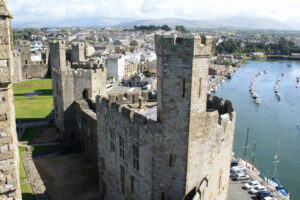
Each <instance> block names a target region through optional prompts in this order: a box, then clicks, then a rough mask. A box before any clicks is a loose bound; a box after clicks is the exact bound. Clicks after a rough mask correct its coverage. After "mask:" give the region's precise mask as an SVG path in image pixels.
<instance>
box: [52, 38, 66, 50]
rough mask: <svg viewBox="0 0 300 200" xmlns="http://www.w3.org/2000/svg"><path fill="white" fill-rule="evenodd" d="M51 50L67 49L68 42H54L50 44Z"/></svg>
mask: <svg viewBox="0 0 300 200" xmlns="http://www.w3.org/2000/svg"><path fill="white" fill-rule="evenodd" d="M49 46H50V49H66V41H64V40H59V41H53V42H51V43H50V44H49Z"/></svg>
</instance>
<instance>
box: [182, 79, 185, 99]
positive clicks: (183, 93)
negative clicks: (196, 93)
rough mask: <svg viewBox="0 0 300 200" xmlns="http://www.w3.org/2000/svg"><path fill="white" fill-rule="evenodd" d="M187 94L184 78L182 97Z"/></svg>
mask: <svg viewBox="0 0 300 200" xmlns="http://www.w3.org/2000/svg"><path fill="white" fill-rule="evenodd" d="M184 96H185V79H183V84H182V97H184Z"/></svg>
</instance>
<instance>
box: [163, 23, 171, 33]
mask: <svg viewBox="0 0 300 200" xmlns="http://www.w3.org/2000/svg"><path fill="white" fill-rule="evenodd" d="M161 29H162V30H165V31H170V30H171V28H170V27H169V26H168V25H166V24H165V25H162V27H161Z"/></svg>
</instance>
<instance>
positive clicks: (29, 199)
mask: <svg viewBox="0 0 300 200" xmlns="http://www.w3.org/2000/svg"><path fill="white" fill-rule="evenodd" d="M22 199H24V200H36V198H35V195H34V194H30V193H22Z"/></svg>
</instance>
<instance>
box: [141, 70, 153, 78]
mask: <svg viewBox="0 0 300 200" xmlns="http://www.w3.org/2000/svg"><path fill="white" fill-rule="evenodd" d="M143 74H144V76H146V77H147V78H149V77H151V73H150V71H149V70H146V71H143Z"/></svg>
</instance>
